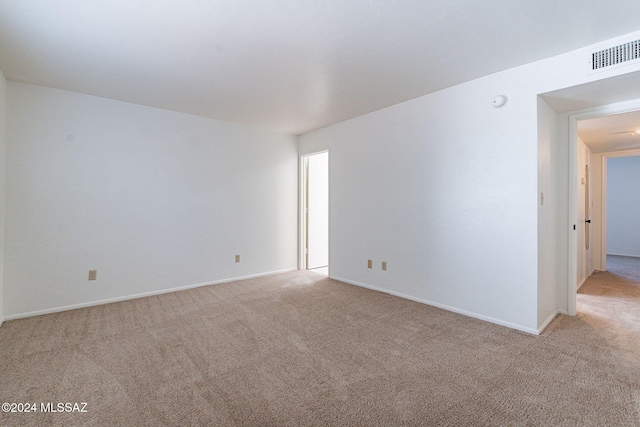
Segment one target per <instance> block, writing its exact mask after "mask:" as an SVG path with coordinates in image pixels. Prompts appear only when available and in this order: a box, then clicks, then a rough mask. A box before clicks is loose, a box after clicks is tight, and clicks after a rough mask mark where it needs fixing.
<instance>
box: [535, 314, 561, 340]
mask: <svg viewBox="0 0 640 427" xmlns="http://www.w3.org/2000/svg"><path fill="white" fill-rule="evenodd" d="M559 313H560V312H559V311H558V310H555V311H554V312H553V313H551V314H550V315H549V317H547V318H546V319H545V320H544V322H542V324H541V325H540V326H538V335H540V334H541V333H542V331H544V330H545V329H546V328H547V326H549V323H551V322H553V319H555V318H556V316H557V315H558V314H559Z"/></svg>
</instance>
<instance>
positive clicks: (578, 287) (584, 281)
mask: <svg viewBox="0 0 640 427" xmlns="http://www.w3.org/2000/svg"><path fill="white" fill-rule="evenodd" d="M589 277H591V276H589ZM589 277H585V278H584V279H583V280H582V282H581V283H579V284H578V286H576V292H578V291H579V290H580V288H581V287H582V285H584V284H585V283H587V279H589Z"/></svg>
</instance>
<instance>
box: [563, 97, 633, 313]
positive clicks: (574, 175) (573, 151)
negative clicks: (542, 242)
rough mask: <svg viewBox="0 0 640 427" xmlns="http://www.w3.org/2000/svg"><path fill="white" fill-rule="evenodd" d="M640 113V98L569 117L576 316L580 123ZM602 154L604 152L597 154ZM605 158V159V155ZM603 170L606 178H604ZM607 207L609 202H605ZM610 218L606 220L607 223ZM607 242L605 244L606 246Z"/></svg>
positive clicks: (570, 306)
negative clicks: (576, 231)
mask: <svg viewBox="0 0 640 427" xmlns="http://www.w3.org/2000/svg"><path fill="white" fill-rule="evenodd" d="M638 110H640V99H635V100H632V101H625V102H618V103H615V104H608V105H601V106H599V107H593V108H587V109H585V110H578V111H574V112H572V113H570V114H569V218H568V221H567V223H568V226H569V227H568V228H569V230H568V233H569V239H568V240H569V244H568V251H569V253H568V257H567V259H568V266H567V268H568V271H567V276H568V280H567V289H566V292H567V313H568V314H569V315H570V316H575V315H576V312H577V297H576V294H577V292H578V286H577V285H578V283H577V282H578V249H577V248H578V243H577V233H575V230H573V225H576V226H577V223H576V220H577V218H576V215H577V212H578V209H577V203H578V196H577V195H578V170H577V169H578V168H577V163H578V122H579V121H580V120H587V119H593V118H596V117H605V116H612V115H615V114H622V113H629V112H632V111H638ZM597 154H600V153H597ZM603 158H604V156H603ZM604 172H606V171H603V175H604ZM602 202H603V205H604V203H605V200H603V201H602ZM605 219H606V218H604V217H603V218H602V221H603V222H604V221H605ZM605 243H606V242H604V241H602V243H601V244H602V246H604V244H605Z"/></svg>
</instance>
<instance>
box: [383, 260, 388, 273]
mask: <svg viewBox="0 0 640 427" xmlns="http://www.w3.org/2000/svg"><path fill="white" fill-rule="evenodd" d="M382 271H387V261H382Z"/></svg>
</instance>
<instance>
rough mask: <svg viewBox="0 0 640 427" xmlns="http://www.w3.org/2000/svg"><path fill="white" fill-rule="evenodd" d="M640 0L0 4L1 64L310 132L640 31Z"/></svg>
mask: <svg viewBox="0 0 640 427" xmlns="http://www.w3.org/2000/svg"><path fill="white" fill-rule="evenodd" d="M639 18H640V1H638V0H616V1H615V2H611V1H610V0H430V1H427V0H395V1H394V0H349V1H345V0H270V1H258V0H209V1H206V0H180V1H171V0H92V1H87V0H0V69H2V71H3V73H4V74H5V77H6V78H7V79H9V80H13V81H18V82H27V83H34V84H39V85H45V86H50V87H55V88H60V89H66V90H71V91H76V92H82V93H87V94H91V95H97V96H102V97H107V98H112V99H118V100H123V101H128V102H133V103H137V104H142V105H149V106H155V107H160V108H165V109H170V110H175V111H182V112H185V113H190V114H197V115H201V116H206V117H212V118H216V119H221V120H226V121H230V122H236V123H242V124H248V125H252V126H256V127H260V128H264V129H269V130H274V131H278V132H283V133H291V134H300V133H304V132H308V131H310V130H313V129H317V128H320V127H323V126H326V125H329V124H332V123H336V122H339V121H343V120H346V119H349V118H352V117H356V116H359V115H362V114H365V113H368V112H371V111H375V110H378V109H380V108H384V107H387V106H390V105H393V104H396V103H399V102H402V101H405V100H408V99H412V98H416V97H418V96H421V95H424V94H427V93H430V92H434V91H436V90H439V89H442V88H445V87H449V86H452V85H455V84H458V83H462V82H464V81H468V80H472V79H475V78H478V77H481V76H484V75H488V74H491V73H494V72H497V71H501V70H504V69H508V68H511V67H514V66H518V65H522V64H526V63H529V62H532V61H535V60H539V59H542V58H546V57H550V56H553V55H557V54H560V53H563V52H567V51H570V50H573V49H576V48H579V47H582V46H586V45H588V44H592V43H597V42H600V41H603V40H606V39H609V38H612V37H616V36H620V35H623V34H626V33H629V32H632V31H636V30H638V29H640V24H639Z"/></svg>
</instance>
